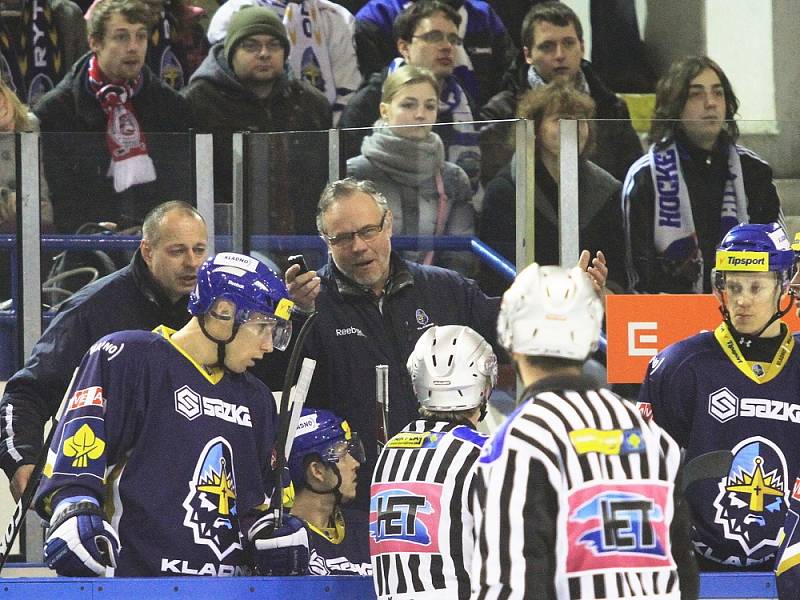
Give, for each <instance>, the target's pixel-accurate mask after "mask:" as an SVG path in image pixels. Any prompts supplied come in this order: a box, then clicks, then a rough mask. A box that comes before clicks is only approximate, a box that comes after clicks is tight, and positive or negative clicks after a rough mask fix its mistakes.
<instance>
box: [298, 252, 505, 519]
mask: <svg viewBox="0 0 800 600" xmlns="http://www.w3.org/2000/svg"><path fill="white" fill-rule="evenodd" d="M391 261H392V274H391V276H390V281H389V283H388V285H387V288H386V292H385V293H384V296H383V301H382V303H380V306H379V303H378V301H377V299H376V298H375V296H374V294H373V293H372V292H371V291H368V290H365V289H364V288H362V287H361V286H358V285H356V284H354V283H353V282H352V281H349V280H348V279H346V278H345V277H344V276H343V275H342V274H341V273H339V272H338V269H336V268H335V266H334V265H333V263H332V261H329V263H328V264H327V265H325V266H324V267H323V268H322V269H320V270H319V271H318V274H319V276H320V278H321V279H322V291H321V292H320V295H319V297H318V298H317V310H318V312H319V316H318V317H317V320H316V322H315V323H314V325H313V329H312V330H311V333H310V334H309V336H308V339H307V340H306V342H305V350H304V352H305V355H306V356H309V357H311V358H313V359H315V360H316V361H317V367H316V371H315V373H314V379H313V382H312V385H311V390H310V392H309V395H308V400H307V404H309V405H311V406H314V407H317V408H328V409H330V410H333V411H335V412H336V413H337V414H338V415H339V416H341V417H343V418H345V419H347V420H348V422H349V423H350V426H351V427H352V429H353V431H356V432H358V434H359V437H360V438H361V439H362V440H363V442H364V447H365V449H366V452H367V464H366V465H363V466H362V467H361V472H362V473H364V474H365V475H363V476H362V477H359V482H358V500H357V505H358V507H359V508H366V506H367V502H368V500H369V483H370V476H369V474H370V473H372V469H373V468H374V466H375V460H376V456H377V453H376V435H375V434H376V414H375V365H381V364H383V365H388V366H389V407H390V408H389V432H388V434H389V435H390V436H391V435H394V434H395V433H397V432H398V431H400V430H401V429H402V428H403V427H404V426H405V425H406V424H407V423H409V422H410V421H413V420H415V419H416V418H418V413H417V400H416V397H415V396H414V391H413V390H412V388H411V378H410V377H409V375H408V371H407V370H406V361H407V360H408V357H409V355H410V354H411V351H412V350H413V349H414V345H415V344H416V343H417V340H418V339H419V338H420V337H421V336H422V334H423V333H424V332H425V331H426V330H427V329H428V328H430V327H433V326H434V325H468V326H470V327H472V328H473V329H474V330H476V331H477V332H478V333H480V334H481V335H482V336H483V337H485V338H486V339H487V340H488V341H489V342H492V343H493V342H494V341H495V338H496V337H497V335H496V329H497V313H498V310H499V308H500V299H499V298H489V297H487V296H486V295H485V294H484V293H483V292H482V291H481V290H480V288H478V286H477V284H476V283H475V282H474V281H472V280H469V279H465V278H464V277H462V276H461V275H459V274H458V273H456V272H455V271H449V270H447V269H442V268H439V267H433V266H425V265H419V264H416V263H412V262H409V261H406V260H403V259H401V258H400V257H399V256H398V255H397V254H394V253H393V254H392V258H391Z"/></svg>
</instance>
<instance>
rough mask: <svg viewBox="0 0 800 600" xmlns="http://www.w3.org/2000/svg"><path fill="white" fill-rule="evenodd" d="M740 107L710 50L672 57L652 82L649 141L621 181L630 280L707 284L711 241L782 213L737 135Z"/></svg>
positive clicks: (678, 287)
mask: <svg viewBox="0 0 800 600" xmlns="http://www.w3.org/2000/svg"><path fill="white" fill-rule="evenodd" d="M738 108H739V100H738V99H737V98H736V94H734V92H733V88H732V87H731V84H730V81H729V80H728V78H727V77H726V76H725V73H724V72H723V71H722V69H721V68H720V67H719V65H718V64H717V63H715V62H714V61H713V60H711V59H710V58H708V57H707V56H691V57H687V58H683V59H680V60H678V61H676V62H675V63H673V64H672V66H671V67H670V69H669V71H668V72H667V73H666V75H664V77H662V78H661V80H660V81H659V82H658V86H657V88H656V110H655V116H654V119H653V125H652V127H651V130H650V138H651V142H652V143H653V146H652V147H651V148H650V151H649V152H648V153H647V155H646V156H643V157H642V158H641V159H640V160H639V161H637V162H636V163H635V164H634V165H633V166H632V167H631V169H630V171H628V176H627V177H626V179H625V183H624V185H623V188H622V189H623V210H624V223H625V231H626V244H627V256H628V284H629V286H630V287H631V288H633V289H636V290H638V291H642V292H672V293H691V292H695V293H709V292H710V291H711V279H710V273H711V269H712V267H713V266H714V265H713V260H712V259H713V256H714V248H715V247H716V245H717V244H718V243H719V242H720V240H721V239H722V237H723V236H724V235H725V234H726V233H727V232H728V231H729V230H730V228H731V227H733V226H734V225H736V224H737V223H742V222H749V223H770V222H773V221H781V222H782V220H783V215H782V213H781V208H780V200H779V198H778V194H777V192H776V190H775V185H774V183H773V181H772V169H771V168H770V166H769V165H768V164H767V163H766V162H765V161H764V160H763V159H762V158H760V157H759V156H757V155H756V154H755V153H753V152H752V151H751V150H748V149H747V148H744V147H742V146H739V145H737V144H736V141H737V139H738V137H739V128H738V126H737V125H736V121H735V120H734V117H735V115H736V112H737V110H738ZM704 257H705V260H704Z"/></svg>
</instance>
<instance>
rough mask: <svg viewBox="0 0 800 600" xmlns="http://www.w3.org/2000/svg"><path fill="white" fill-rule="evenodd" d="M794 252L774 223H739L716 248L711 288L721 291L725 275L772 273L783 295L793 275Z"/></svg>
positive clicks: (780, 229) (782, 231)
mask: <svg viewBox="0 0 800 600" xmlns="http://www.w3.org/2000/svg"><path fill="white" fill-rule="evenodd" d="M794 264H795V252H794V250H792V246H791V244H790V243H789V238H788V237H786V232H785V231H784V229H783V227H781V226H780V224H778V223H740V224H739V225H736V226H735V227H733V228H732V229H731V230H730V231H729V232H728V233H727V234H726V235H725V237H724V238H722V242H720V244H719V246H718V247H717V253H716V260H715V269H714V287H715V288H716V289H717V290H718V291H720V292H722V291H724V289H725V276H726V274H727V273H731V272H736V273H759V272H769V271H772V272H775V273H776V274H777V278H778V283H779V284H780V285H781V290H782V291H783V292H786V290H787V288H788V286H789V282H790V281H791V279H792V276H793V275H794Z"/></svg>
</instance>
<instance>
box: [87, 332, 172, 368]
mask: <svg viewBox="0 0 800 600" xmlns="http://www.w3.org/2000/svg"><path fill="white" fill-rule="evenodd" d="M157 338H158V336H156V335H155V334H154V333H152V332H151V331H117V332H114V333H109V334H108V335H105V336H103V337H101V338H100V339H99V340H97V341H96V342H95V343H94V344H92V345H91V346H89V351H88V354H89V355H90V356H92V355H96V354H98V353H102V354H103V355H104V357H105V358H106V359H107V360H109V361H111V360H114V359H115V358H117V357H118V356H120V355H121V354H123V353H124V352H125V353H130V352H131V351H132V350H133V349H134V348H137V347H138V348H142V346H144V345H147V344H149V343H151V342H152V341H153V339H157Z"/></svg>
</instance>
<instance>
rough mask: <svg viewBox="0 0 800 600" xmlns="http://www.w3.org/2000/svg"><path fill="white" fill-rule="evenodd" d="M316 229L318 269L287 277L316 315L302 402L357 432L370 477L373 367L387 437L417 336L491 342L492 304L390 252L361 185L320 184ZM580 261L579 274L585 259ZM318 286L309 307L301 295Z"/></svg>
mask: <svg viewBox="0 0 800 600" xmlns="http://www.w3.org/2000/svg"><path fill="white" fill-rule="evenodd" d="M317 228H318V230H319V233H320V235H321V236H322V238H323V239H324V240H325V242H326V245H327V247H328V252H329V257H330V258H329V261H328V264H326V265H325V266H324V267H322V269H320V270H319V272H318V274H314V273H313V272H310V273H308V274H305V275H302V276H299V277H298V278H297V280H295V278H294V277H293V275H294V274H295V273H296V272H294V271H291V270H290V271H289V272H288V273H287V284H288V286H289V292H290V294H291V296H292V298H293V299H295V301H296V303H299V304H300V305H301V308H304V309H306V310H310V309H313V308H314V307H316V309H317V311H318V315H319V316H318V318H317V321H316V323H315V324H314V327H313V329H312V330H311V333H310V334H309V337H308V339H307V340H306V341H305V354H306V355H307V356H309V357H311V358H313V359H315V360H316V361H317V367H316V371H315V373H314V379H313V381H312V384H311V389H310V391H309V394H308V401H307V403H308V404H311V405H312V406H314V407H315V408H325V409H330V410H334V411H336V413H337V414H338V415H339V416H341V417H342V418H343V419H346V420H347V421H348V422H349V423H350V425H351V427H352V428H353V429H354V430H355V431H358V432H359V435H360V436H361V438H362V440H363V442H364V447H365V449H366V455H367V462H366V464H365V465H364V466H363V468H362V473H371V472H372V470H373V469H374V467H375V461H376V456H377V452H376V441H377V440H376V428H377V420H376V416H377V415H376V414H375V410H374V407H375V365H379V364H384V365H388V366H389V423H388V429H389V431H388V432H386V433H387V434H388V435H389V436H392V435H394V434H396V433H397V432H399V431H400V430H401V429H402V428H403V427H404V426H405V425H406V424H407V423H409V422H410V421H412V420H414V419H416V418H417V399H416V397H415V395H414V391H413V389H412V387H411V380H410V377H409V374H408V372H407V371H406V368H405V364H406V361H407V359H408V357H409V355H410V354H411V352H412V351H413V349H414V345H415V344H416V342H417V340H418V339H419V338H420V336H422V334H423V333H425V331H427V330H428V329H429V328H431V327H433V326H434V325H467V326H469V327H471V328H472V329H474V330H476V331H477V332H478V333H480V334H481V335H482V336H483V337H484V338H486V339H487V340H489V341H490V342H493V341H494V340H495V337H496V333H495V328H496V322H497V313H498V310H499V306H500V300H499V298H489V297H487V296H486V295H485V294H484V293H483V292H482V291H481V290H480V289H479V288H478V286H477V285H476V284H475V282H474V281H472V280H470V279H466V278H464V277H462V276H461V275H459V274H458V273H456V272H455V271H450V270H447V269H442V268H439V267H434V266H428V265H420V264H416V263H412V262H410V261H407V260H404V259H402V258H401V257H400V256H399V255H398V254H397V253H396V252H393V251H392V241H391V237H392V212H391V210H389V208H388V205H387V203H386V199H385V198H384V197H383V196H382V195H381V194H380V193H379V192H378V191H377V190H376V189H375V186H374V185H373V184H372V183H371V182H369V181H357V180H354V179H344V180H341V181H335V182H333V183H331V184H329V185H328V186H327V187H326V188H325V190H324V191H323V192H322V196H321V198H320V201H319V205H318V207H317ZM581 258H582V263H581V264H582V265H583V267H584V268H587V265H588V262H589V253H588V252H584V255H583V256H582V257H581ZM589 273H590V274H591V275H592V276H593V278H594V279H595V281H597V282H598V285H600V286H602V285H603V284H604V283H605V276H606V273H607V270H606V268H605V264H604V263H602V262H601V261H599V259H595V261H594V266H592V267H590V268H589ZM317 277H318V278H319V279H317ZM318 284H320V291H319V295H318V296H317V297H316V302H315V303H314V301H313V300H310V298H312V297H313V294H311V295H306V294H305V291H306V289H307V288H312V287H314V286H316V285H318ZM303 298H305V299H306V302H303V300H302V299H303ZM314 304H315V305H316V306H314ZM369 479H370V478H369V477H363V478H359V482H358V491H357V496H356V501H355V506H356V507H357V508H359V509H363V510H366V508H367V505H368V501H369Z"/></svg>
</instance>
